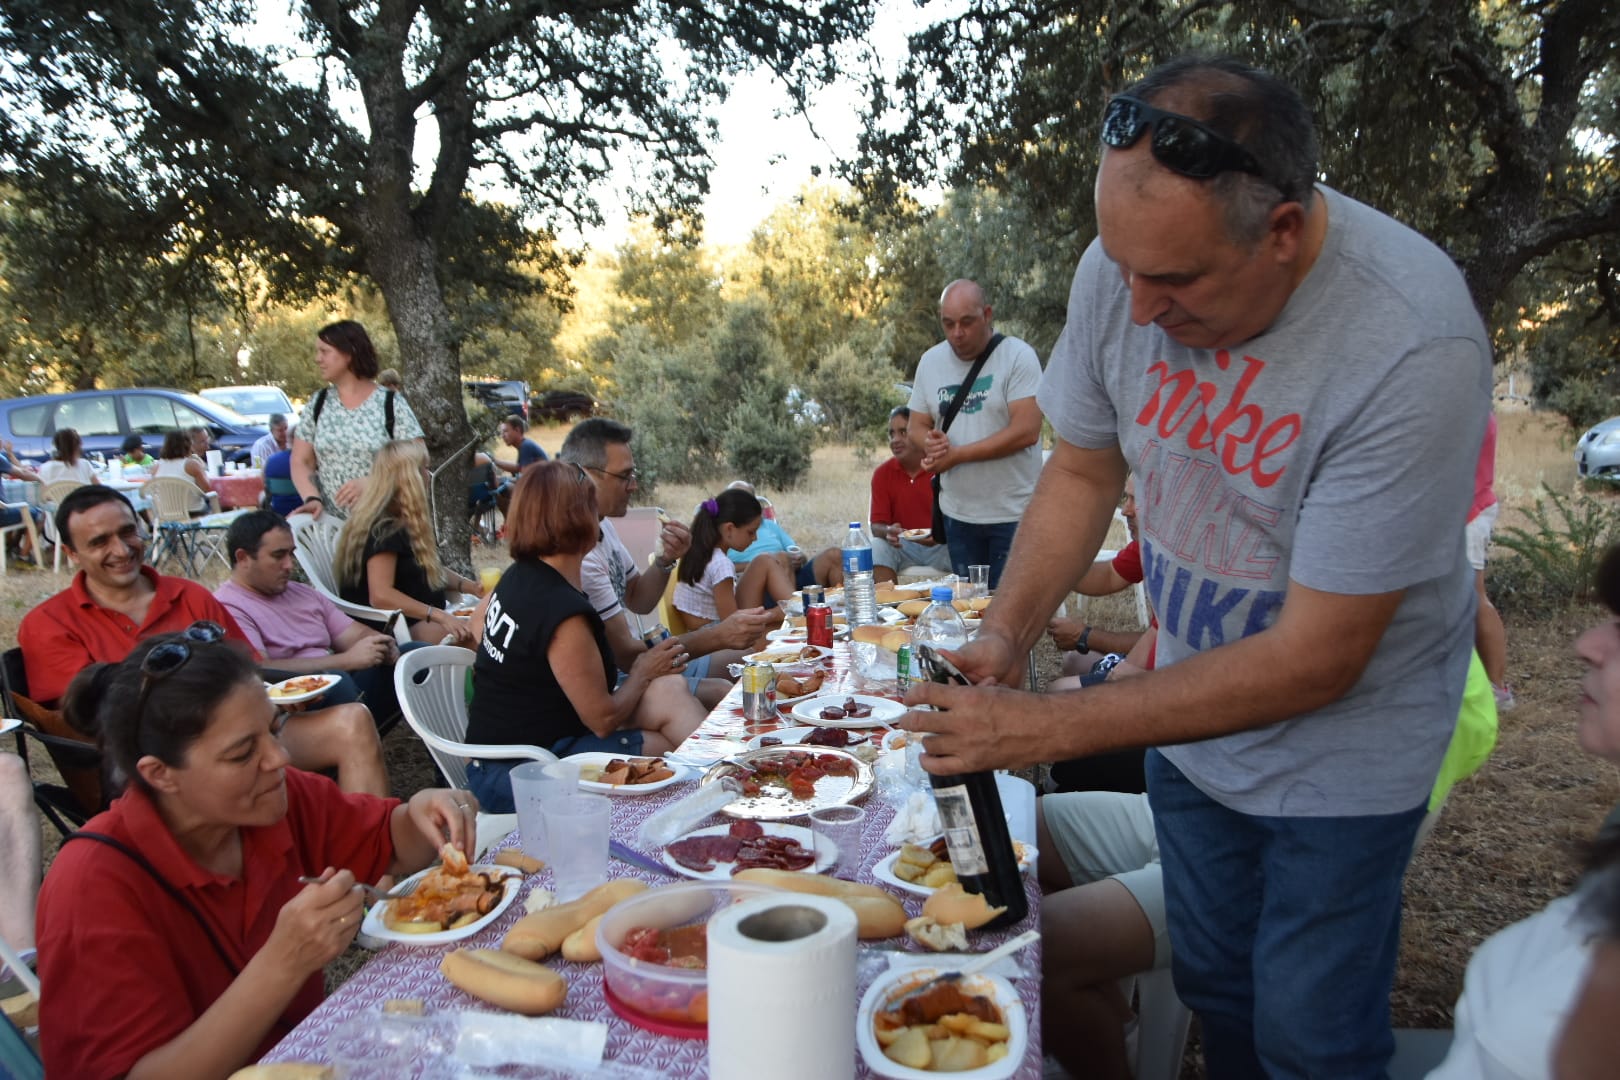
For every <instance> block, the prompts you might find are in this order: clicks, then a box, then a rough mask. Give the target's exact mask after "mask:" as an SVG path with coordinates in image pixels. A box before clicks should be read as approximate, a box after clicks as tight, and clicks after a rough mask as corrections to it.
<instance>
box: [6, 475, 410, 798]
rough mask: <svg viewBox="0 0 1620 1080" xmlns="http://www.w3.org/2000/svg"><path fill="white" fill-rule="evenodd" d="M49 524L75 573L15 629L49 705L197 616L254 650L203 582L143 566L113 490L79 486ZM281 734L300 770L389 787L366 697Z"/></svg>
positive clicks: (31, 689) (38, 692) (130, 522)
mask: <svg viewBox="0 0 1620 1080" xmlns="http://www.w3.org/2000/svg"><path fill="white" fill-rule="evenodd" d="M56 527H57V533H58V535H60V536H61V538H62V543H63V544H65V545H66V546H67V549H68V553H69V554H70V555H71V556H72V558H73V561H74V562H75V563H76V564H77V565H78V567H79V572H78V573H77V574H75V575H74V576H73V581H72V582H71V583H70V584H69V585H68V587H67V588H66V589H63V590H62V591H61V592H59V593H57V594H56V595H55V596H52V597H51V598H49V599H48V600H46V601H44V602H43V603H41V604H40V605H38V606H37V607H35V608H34V609H33V610H32V611H30V612H28V614H26V615H24V616H23V619H22V624H21V625H20V626H19V627H18V629H17V644H18V645H20V646H21V647H22V651H23V667H24V669H25V670H26V672H27V675H28V696H29V697H31V698H32V699H33V700H35V701H37V702H39V703H40V704H42V705H46V706H51V707H54V706H56V705H58V704H59V703H60V701H61V698H62V695H63V694H64V693H65V692H66V691H67V687H68V683H70V682H72V681H73V677H74V676H75V675H77V674H78V673H79V672H80V671H82V670H84V669H85V668H87V667H89V666H90V665H91V664H94V663H117V662H118V661H120V660H122V659H123V658H124V657H126V656H128V655H129V653H130V651H131V650H132V649H134V647H135V643H136V642H138V641H140V640H141V639H142V638H146V637H150V636H152V635H153V634H167V633H172V632H174V631H177V630H184V629H185V628H186V627H188V626H190V625H191V624H192V623H194V622H197V621H199V620H207V621H209V622H216V623H218V624H219V625H220V626H223V627H224V628H225V634H226V636H227V637H229V638H230V639H231V640H233V641H238V642H241V643H242V647H243V649H245V650H248V651H251V650H252V646H251V645H250V643H249V642H248V639H247V637H246V635H244V634H243V633H242V628H241V627H240V626H239V625H237V622H236V620H235V619H234V618H232V616H231V613H230V612H229V611H227V610H226V609H225V605H223V604H221V603H220V602H219V601H218V600H217V599H215V598H214V595H213V594H212V593H210V592H209V591H208V590H207V589H205V588H203V587H202V586H201V585H199V584H197V583H196V582H194V581H188V580H186V579H185V578H177V577H165V576H163V575H162V574H159V573H158V572H157V571H156V570H153V569H152V568H151V567H149V566H146V565H144V563H143V562H142V560H143V558H144V556H145V554H146V541H145V539H144V538H143V537H142V536H141V530H140V526H139V524H138V522H137V521H136V518H135V509H134V507H132V506H131V505H130V503H129V500H128V499H126V498H124V496H123V495H122V494H120V493H119V492H117V491H114V490H113V489H112V488H108V487H101V486H99V485H92V486H86V487H81V488H79V489H78V490H77V491H75V492H73V493H72V494H70V495H68V496H67V497H66V498H65V499H63V500H62V504H61V506H60V507H58V508H57V512H56ZM282 743H283V744H284V745H285V746H286V748H287V753H288V754H290V755H291V756H292V761H293V764H294V765H295V766H297V767H298V768H300V769H305V770H308V771H312V772H318V771H321V770H325V769H336V770H337V774H338V775H337V782H338V786H339V787H341V788H342V789H343V790H345V791H364V792H367V793H369V794H372V795H387V794H388V774H387V771H386V770H385V768H384V766H383V759H382V744H381V743H380V742H379V741H378V739H377V727H376V724H375V723H373V722H372V719H371V713H370V711H368V710H367V709H366V707H365V706H364V705H358V704H354V705H337V706H333V707H332V708H329V709H319V710H316V711H313V712H307V713H302V714H300V715H298V716H296V717H294V718H293V719H292V720H291V721H290V722H289V723H288V724H287V726H286V728H285V729H283V732H282Z"/></svg>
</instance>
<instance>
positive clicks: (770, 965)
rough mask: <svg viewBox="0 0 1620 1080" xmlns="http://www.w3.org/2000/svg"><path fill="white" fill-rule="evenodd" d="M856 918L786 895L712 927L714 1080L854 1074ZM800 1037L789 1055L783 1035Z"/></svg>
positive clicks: (821, 900)
mask: <svg viewBox="0 0 1620 1080" xmlns="http://www.w3.org/2000/svg"><path fill="white" fill-rule="evenodd" d="M855 931H856V925H855V913H854V912H853V911H851V910H850V909H849V907H848V906H846V905H845V904H842V903H840V902H839V901H837V900H834V899H832V898H831V897H828V896H811V895H807V894H804V893H782V894H781V895H778V896H760V897H755V898H754V899H751V900H746V901H744V902H743V903H740V904H737V905H735V906H733V907H729V908H727V909H726V910H725V911H722V912H721V913H720V914H718V915H716V916H715V917H714V918H712V919H710V920H709V1076H710V1077H711V1078H712V1080H757V1078H758V1077H760V1076H763V1075H767V1074H768V1075H769V1076H770V1077H771V1080H837V1078H838V1077H846V1076H853V1075H854V1073H855ZM785 1031H793V1032H797V1033H798V1034H797V1035H796V1036H795V1039H794V1042H795V1045H796V1046H797V1047H798V1049H796V1050H795V1051H794V1052H793V1053H790V1054H784V1053H783V1052H782V1047H783V1042H782V1039H783V1033H784V1032H785Z"/></svg>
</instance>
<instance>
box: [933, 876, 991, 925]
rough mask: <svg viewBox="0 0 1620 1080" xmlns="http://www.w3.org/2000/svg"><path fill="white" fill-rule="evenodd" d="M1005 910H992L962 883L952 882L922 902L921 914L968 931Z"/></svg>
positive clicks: (978, 895)
mask: <svg viewBox="0 0 1620 1080" xmlns="http://www.w3.org/2000/svg"><path fill="white" fill-rule="evenodd" d="M1006 910H1007V909H1006V908H1004V907H996V908H993V907H991V906H990V902H989V901H988V900H986V899H985V898H984V897H983V896H982V895H981V894H979V893H970V892H968V891H967V890H966V889H964V888H962V883H961V882H959V881H953V882H951V883H950V884H949V885H941V886H940V887H939V888H937V889H935V890H934V895H933V896H930V897H929V898H928V899H927V900H925V901H923V909H922V913H923V914H924V915H928V916H931V917H932V918H933V919H934V920H935V921H936V922H940V923H961V924H962V925H963V926H964V927H966V928H967V929H969V930H977V929H978V928H979V927H981V926H983V925H984V924H985V923H987V922H989V921H990V920H991V919H993V918H995V917H996V916H997V915H1000V914H1001V913H1002V912H1003V911H1006Z"/></svg>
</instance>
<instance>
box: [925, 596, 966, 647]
mask: <svg viewBox="0 0 1620 1080" xmlns="http://www.w3.org/2000/svg"><path fill="white" fill-rule="evenodd" d="M954 596H955V590H953V589H952V588H951V587H950V586H949V585H935V586H934V589H933V591H932V592H931V593H929V599H930V601H931V602H930V603H929V605H928V606H927V607H925V608H923V613H922V614H921V615H919V616H917V626H916V628H915V629H914V630H912V632H911V640H912V641H915V642H917V643H918V644H926V645H932V646H933V647H934V648H936V649H951V650H953V651H954V650H956V649H960V648H961V647H962V646H963V645H966V644H967V627H966V626H964V625H963V624H962V616H961V615H959V614H957V612H956V608H955V606H954V605H953V604H952V603H951V600H952V598H953V597H954Z"/></svg>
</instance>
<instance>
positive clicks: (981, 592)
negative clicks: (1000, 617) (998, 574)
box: [968, 563, 990, 600]
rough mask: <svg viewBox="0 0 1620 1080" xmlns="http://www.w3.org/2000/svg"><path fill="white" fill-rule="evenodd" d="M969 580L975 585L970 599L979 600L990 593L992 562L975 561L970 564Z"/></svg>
mask: <svg viewBox="0 0 1620 1080" xmlns="http://www.w3.org/2000/svg"><path fill="white" fill-rule="evenodd" d="M968 581H969V583H970V584H971V585H972V586H973V595H972V596H970V597H968V599H969V600H978V599H980V598H982V597H986V596H989V595H990V564H988V563H973V564H971V565H969V566H968Z"/></svg>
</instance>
